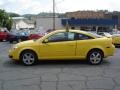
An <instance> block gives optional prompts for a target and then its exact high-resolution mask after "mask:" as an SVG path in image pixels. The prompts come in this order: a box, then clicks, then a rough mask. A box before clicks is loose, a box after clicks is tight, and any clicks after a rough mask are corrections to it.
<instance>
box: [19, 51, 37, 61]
mask: <svg viewBox="0 0 120 90" xmlns="http://www.w3.org/2000/svg"><path fill="white" fill-rule="evenodd" d="M25 51H30V52H33V53H34V54H35V55H36V56H37V59H38V55H37V53H36V51H35V50H33V49H23V50H21V51H20V54H19V59H20V56H21V55H22V53H24V52H25Z"/></svg>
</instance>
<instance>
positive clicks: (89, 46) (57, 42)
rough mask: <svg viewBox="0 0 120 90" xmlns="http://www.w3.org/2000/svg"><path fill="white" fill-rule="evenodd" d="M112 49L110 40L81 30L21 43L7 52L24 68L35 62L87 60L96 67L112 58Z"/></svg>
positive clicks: (113, 49)
mask: <svg viewBox="0 0 120 90" xmlns="http://www.w3.org/2000/svg"><path fill="white" fill-rule="evenodd" d="M114 51H115V47H114V45H113V44H112V39H111V38H106V37H102V36H99V35H97V34H92V33H90V32H85V31H80V30H69V31H66V30H56V31H53V32H51V33H49V34H47V35H45V36H43V37H42V38H40V39H37V40H29V41H24V42H20V43H18V44H16V45H14V46H13V47H12V48H11V49H10V50H9V57H10V58H12V59H13V60H16V61H21V62H22V63H23V64H24V65H28V66H29V65H33V64H35V63H36V62H37V61H38V60H65V59H66V60H73V59H76V60H88V62H89V63H90V64H93V65H96V64H100V63H101V62H102V61H103V58H105V57H108V56H112V55H113V54H114Z"/></svg>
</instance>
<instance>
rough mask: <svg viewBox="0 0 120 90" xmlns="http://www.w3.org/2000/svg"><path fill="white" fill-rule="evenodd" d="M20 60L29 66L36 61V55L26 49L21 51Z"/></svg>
mask: <svg viewBox="0 0 120 90" xmlns="http://www.w3.org/2000/svg"><path fill="white" fill-rule="evenodd" d="M20 60H21V61H22V63H23V64H24V65H26V66H31V65H34V64H35V63H36V62H37V55H36V54H35V53H34V52H33V51H30V50H26V51H23V52H22V53H21V55H20Z"/></svg>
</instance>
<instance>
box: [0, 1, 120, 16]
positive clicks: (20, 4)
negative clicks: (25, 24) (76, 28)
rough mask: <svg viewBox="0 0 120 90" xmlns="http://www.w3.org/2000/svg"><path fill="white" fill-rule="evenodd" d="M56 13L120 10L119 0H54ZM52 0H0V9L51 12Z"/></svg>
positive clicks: (22, 12)
mask: <svg viewBox="0 0 120 90" xmlns="http://www.w3.org/2000/svg"><path fill="white" fill-rule="evenodd" d="M55 3H56V4H55V7H56V8H55V10H56V12H58V13H65V12H72V11H78V10H109V11H120V0H55ZM52 4H53V0H0V9H4V10H6V11H7V12H15V13H18V14H21V15H22V14H38V13H40V12H52Z"/></svg>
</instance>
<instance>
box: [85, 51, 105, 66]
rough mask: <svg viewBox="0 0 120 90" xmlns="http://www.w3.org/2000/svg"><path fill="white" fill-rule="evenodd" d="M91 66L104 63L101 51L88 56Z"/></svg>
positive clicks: (91, 52)
mask: <svg viewBox="0 0 120 90" xmlns="http://www.w3.org/2000/svg"><path fill="white" fill-rule="evenodd" d="M87 60H88V62H89V64H92V65H99V64H101V62H102V61H103V53H102V51H100V50H92V51H90V52H89V53H88V55H87Z"/></svg>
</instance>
